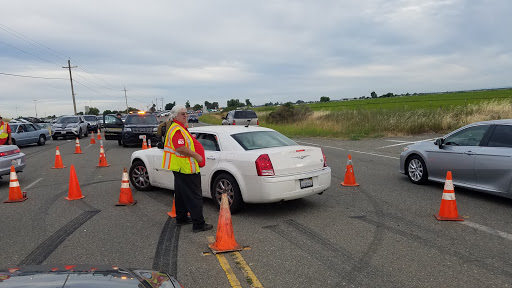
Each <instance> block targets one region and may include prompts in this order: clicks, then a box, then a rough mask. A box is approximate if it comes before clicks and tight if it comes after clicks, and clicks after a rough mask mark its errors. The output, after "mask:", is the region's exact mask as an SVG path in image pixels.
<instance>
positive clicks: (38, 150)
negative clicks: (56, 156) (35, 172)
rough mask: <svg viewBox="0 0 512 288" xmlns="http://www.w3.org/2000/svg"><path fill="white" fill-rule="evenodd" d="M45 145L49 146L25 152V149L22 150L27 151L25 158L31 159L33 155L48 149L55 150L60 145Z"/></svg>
mask: <svg viewBox="0 0 512 288" xmlns="http://www.w3.org/2000/svg"><path fill="white" fill-rule="evenodd" d="M65 144H67V143H65ZM45 146H47V147H39V148H38V149H37V150H34V151H30V152H25V151H23V150H22V151H21V152H23V153H25V159H30V158H32V157H33V156H36V155H39V154H41V153H43V152H46V151H49V150H55V149H56V148H55V147H57V146H59V145H55V146H53V145H45Z"/></svg>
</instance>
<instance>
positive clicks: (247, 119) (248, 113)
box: [222, 110, 260, 125]
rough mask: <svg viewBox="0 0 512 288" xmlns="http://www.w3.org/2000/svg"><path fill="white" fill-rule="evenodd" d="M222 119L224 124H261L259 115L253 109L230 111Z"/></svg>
mask: <svg viewBox="0 0 512 288" xmlns="http://www.w3.org/2000/svg"><path fill="white" fill-rule="evenodd" d="M222 119H223V120H222V125H260V121H259V120H258V116H257V115H256V112H254V111H253V110H233V111H229V112H228V114H227V115H226V117H222Z"/></svg>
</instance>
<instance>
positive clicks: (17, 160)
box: [11, 158, 21, 166]
mask: <svg viewBox="0 0 512 288" xmlns="http://www.w3.org/2000/svg"><path fill="white" fill-rule="evenodd" d="M11 164H12V165H13V166H20V165H21V158H20V159H16V160H12V161H11Z"/></svg>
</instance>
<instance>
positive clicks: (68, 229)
mask: <svg viewBox="0 0 512 288" xmlns="http://www.w3.org/2000/svg"><path fill="white" fill-rule="evenodd" d="M99 212H100V210H93V211H85V212H82V214H80V215H78V216H77V217H75V218H74V219H73V220H71V221H69V222H68V223H67V224H66V225H64V226H62V228H60V229H59V230H57V231H56V232H55V233H53V235H52V236H50V237H49V238H48V239H46V240H45V241H44V242H43V243H41V244H39V246H38V247H37V248H36V249H34V250H33V251H32V252H31V253H30V254H28V256H27V257H25V259H23V260H21V262H20V263H19V264H18V266H27V265H40V264H42V263H43V262H44V260H46V258H48V257H49V256H50V255H51V254H52V253H53V251H55V250H56V249H57V248H58V247H59V246H60V245H61V244H62V243H63V242H64V241H65V240H66V239H67V238H68V237H69V236H70V235H71V234H73V233H74V232H75V231H76V230H77V229H78V228H80V226H82V225H83V224H84V223H85V222H87V221H89V220H90V219H91V218H92V217H94V216H95V215H96V214H98V213H99Z"/></svg>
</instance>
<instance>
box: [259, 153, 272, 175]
mask: <svg viewBox="0 0 512 288" xmlns="http://www.w3.org/2000/svg"><path fill="white" fill-rule="evenodd" d="M255 163H256V171H258V176H274V175H275V174H274V166H272V161H270V157H269V156H268V154H261V155H260V157H258V159H256V161H255Z"/></svg>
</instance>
